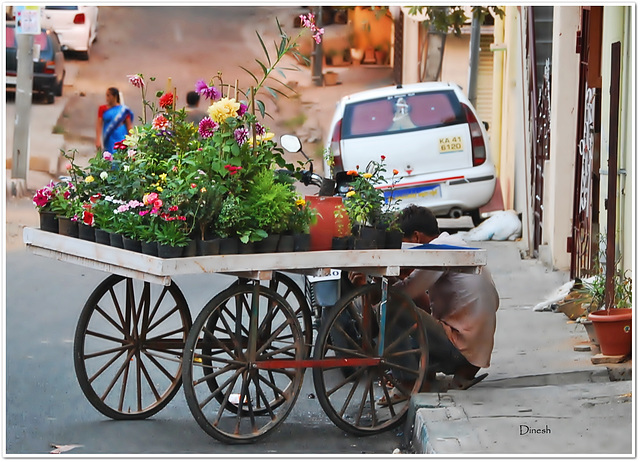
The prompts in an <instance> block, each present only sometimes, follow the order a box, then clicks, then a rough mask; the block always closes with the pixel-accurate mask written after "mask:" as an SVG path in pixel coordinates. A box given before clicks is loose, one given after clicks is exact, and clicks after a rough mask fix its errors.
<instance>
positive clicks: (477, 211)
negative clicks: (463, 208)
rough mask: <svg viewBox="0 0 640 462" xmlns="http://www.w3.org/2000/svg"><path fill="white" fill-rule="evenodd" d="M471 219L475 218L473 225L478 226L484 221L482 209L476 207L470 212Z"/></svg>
mask: <svg viewBox="0 0 640 462" xmlns="http://www.w3.org/2000/svg"><path fill="white" fill-rule="evenodd" d="M469 215H470V216H471V219H472V220H473V226H478V225H479V224H480V223H482V217H481V216H480V209H475V210H472V211H471V212H469Z"/></svg>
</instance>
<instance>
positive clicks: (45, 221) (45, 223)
mask: <svg viewBox="0 0 640 462" xmlns="http://www.w3.org/2000/svg"><path fill="white" fill-rule="evenodd" d="M40 229H41V230H43V231H49V232H50V233H57V232H58V217H57V216H56V214H55V212H50V211H48V210H41V211H40Z"/></svg>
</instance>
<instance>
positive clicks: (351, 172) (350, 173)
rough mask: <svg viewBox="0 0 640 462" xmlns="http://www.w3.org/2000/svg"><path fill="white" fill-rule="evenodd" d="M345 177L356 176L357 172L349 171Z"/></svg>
mask: <svg viewBox="0 0 640 462" xmlns="http://www.w3.org/2000/svg"><path fill="white" fill-rule="evenodd" d="M347 175H350V176H358V172H357V171H355V170H349V171H348V172H347Z"/></svg>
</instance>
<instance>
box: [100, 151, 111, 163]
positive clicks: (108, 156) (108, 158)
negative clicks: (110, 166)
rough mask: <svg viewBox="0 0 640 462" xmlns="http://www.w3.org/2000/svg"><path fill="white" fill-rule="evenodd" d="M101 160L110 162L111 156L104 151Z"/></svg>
mask: <svg viewBox="0 0 640 462" xmlns="http://www.w3.org/2000/svg"><path fill="white" fill-rule="evenodd" d="M102 158H103V159H104V160H108V161H112V160H113V155H112V154H111V153H110V152H109V151H105V152H103V153H102Z"/></svg>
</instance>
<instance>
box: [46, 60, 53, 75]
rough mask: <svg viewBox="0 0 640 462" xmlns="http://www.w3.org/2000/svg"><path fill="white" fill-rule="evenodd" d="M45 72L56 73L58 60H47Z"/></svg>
mask: <svg viewBox="0 0 640 462" xmlns="http://www.w3.org/2000/svg"><path fill="white" fill-rule="evenodd" d="M44 73H45V74H55V73H56V62H55V61H47V64H45V65H44Z"/></svg>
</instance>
